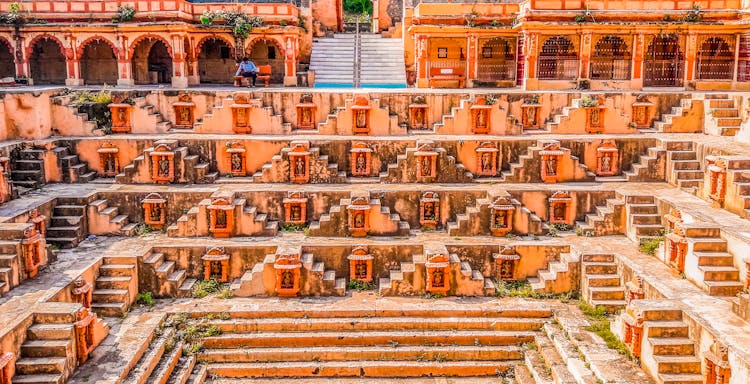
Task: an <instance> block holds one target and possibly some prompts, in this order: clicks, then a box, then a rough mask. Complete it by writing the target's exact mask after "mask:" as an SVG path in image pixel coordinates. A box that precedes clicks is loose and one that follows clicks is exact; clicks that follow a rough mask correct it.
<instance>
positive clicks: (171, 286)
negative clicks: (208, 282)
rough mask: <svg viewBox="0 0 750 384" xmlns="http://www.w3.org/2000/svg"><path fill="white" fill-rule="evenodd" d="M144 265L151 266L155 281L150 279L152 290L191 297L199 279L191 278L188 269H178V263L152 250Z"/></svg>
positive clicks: (163, 294)
mask: <svg viewBox="0 0 750 384" xmlns="http://www.w3.org/2000/svg"><path fill="white" fill-rule="evenodd" d="M143 266H144V267H150V269H151V270H152V271H153V274H154V276H155V279H153V280H155V281H149V282H148V283H147V284H150V287H151V288H153V289H150V290H149V291H150V292H154V294H155V295H157V296H164V297H190V296H191V294H192V292H193V291H192V288H193V285H194V284H195V282H196V281H197V279H195V278H192V277H191V278H189V277H188V275H187V270H185V269H178V268H177V263H175V262H174V261H172V260H167V259H166V255H164V254H163V253H161V252H152V253H151V255H149V256H147V257H145V258H144V259H143Z"/></svg>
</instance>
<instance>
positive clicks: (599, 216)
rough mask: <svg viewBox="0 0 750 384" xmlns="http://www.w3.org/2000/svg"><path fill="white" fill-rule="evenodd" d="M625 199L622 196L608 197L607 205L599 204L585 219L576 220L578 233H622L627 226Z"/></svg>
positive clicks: (596, 234) (591, 234)
mask: <svg viewBox="0 0 750 384" xmlns="http://www.w3.org/2000/svg"><path fill="white" fill-rule="evenodd" d="M624 223H625V199H624V198H623V197H622V196H616V197H614V198H610V199H607V205H606V206H601V205H597V206H596V207H594V213H587V214H586V219H585V221H583V222H582V221H578V222H576V227H577V228H576V233H580V234H581V235H583V236H586V237H591V236H609V235H621V234H622V231H621V230H618V228H625V225H624Z"/></svg>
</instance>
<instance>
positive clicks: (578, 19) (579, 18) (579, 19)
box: [573, 13, 586, 23]
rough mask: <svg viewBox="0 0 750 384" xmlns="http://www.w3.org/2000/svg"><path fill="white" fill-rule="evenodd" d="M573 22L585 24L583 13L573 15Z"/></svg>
mask: <svg viewBox="0 0 750 384" xmlns="http://www.w3.org/2000/svg"><path fill="white" fill-rule="evenodd" d="M573 21H575V22H576V23H584V22H586V15H584V14H583V13H579V14H577V15H575V17H574V18H573Z"/></svg>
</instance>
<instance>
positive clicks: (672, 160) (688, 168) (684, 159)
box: [662, 141, 704, 192]
mask: <svg viewBox="0 0 750 384" xmlns="http://www.w3.org/2000/svg"><path fill="white" fill-rule="evenodd" d="M662 145H663V146H664V148H665V149H666V151H667V172H666V175H667V182H669V183H670V184H673V185H676V186H678V187H680V188H683V189H686V190H688V191H691V192H695V190H696V189H697V188H699V187H700V185H701V184H702V183H703V176H704V173H703V171H702V170H701V163H700V161H698V155H697V154H696V153H695V147H694V144H693V142H692V141H664V142H662Z"/></svg>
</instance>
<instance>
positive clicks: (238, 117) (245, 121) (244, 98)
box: [232, 93, 253, 133]
mask: <svg viewBox="0 0 750 384" xmlns="http://www.w3.org/2000/svg"><path fill="white" fill-rule="evenodd" d="M252 108H253V106H252V105H251V104H250V97H249V96H248V95H246V94H244V93H243V94H235V95H234V103H233V104H232V131H233V132H234V133H251V132H252V131H253V128H252V126H251V124H250V115H251V111H252Z"/></svg>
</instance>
